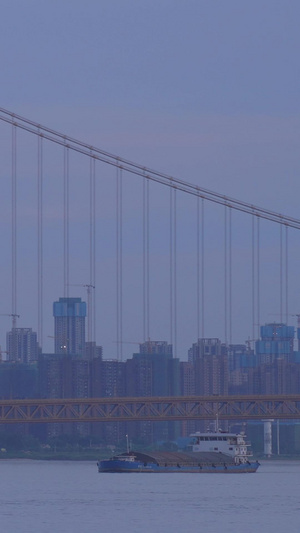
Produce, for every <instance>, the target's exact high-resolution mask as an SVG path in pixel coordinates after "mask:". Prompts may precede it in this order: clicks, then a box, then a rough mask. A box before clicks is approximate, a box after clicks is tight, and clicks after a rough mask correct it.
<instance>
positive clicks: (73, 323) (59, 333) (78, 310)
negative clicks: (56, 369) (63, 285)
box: [53, 298, 86, 356]
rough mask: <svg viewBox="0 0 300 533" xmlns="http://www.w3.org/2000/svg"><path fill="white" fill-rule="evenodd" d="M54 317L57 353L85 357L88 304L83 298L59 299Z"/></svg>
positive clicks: (54, 307)
mask: <svg viewBox="0 0 300 533" xmlns="http://www.w3.org/2000/svg"><path fill="white" fill-rule="evenodd" d="M53 316H54V351H55V353H56V354H72V355H82V356H84V354H85V317H86V303H85V302H82V301H81V298H59V301H58V302H54V304H53Z"/></svg>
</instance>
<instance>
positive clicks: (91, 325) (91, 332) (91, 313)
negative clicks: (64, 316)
mask: <svg viewBox="0 0 300 533" xmlns="http://www.w3.org/2000/svg"><path fill="white" fill-rule="evenodd" d="M95 242H96V241H95V159H94V158H93V156H92V153H91V157H90V282H89V286H88V287H87V289H88V295H89V301H88V307H89V309H88V341H89V342H92V341H94V340H95Z"/></svg>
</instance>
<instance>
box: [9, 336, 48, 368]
mask: <svg viewBox="0 0 300 533" xmlns="http://www.w3.org/2000/svg"><path fill="white" fill-rule="evenodd" d="M6 351H7V352H8V359H9V361H19V362H21V363H32V362H34V361H37V360H38V356H39V353H40V348H39V344H38V341H37V334H36V333H35V331H32V329H31V328H13V329H12V330H11V331H9V332H8V333H7V334H6Z"/></svg>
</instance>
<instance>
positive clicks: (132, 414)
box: [0, 395, 300, 424]
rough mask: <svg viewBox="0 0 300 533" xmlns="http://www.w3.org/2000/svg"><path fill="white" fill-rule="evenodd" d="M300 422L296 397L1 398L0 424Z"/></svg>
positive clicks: (299, 401)
mask: <svg viewBox="0 0 300 533" xmlns="http://www.w3.org/2000/svg"><path fill="white" fill-rule="evenodd" d="M217 417H218V418H219V419H221V420H251V419H252V420H255V419H258V420H262V419H268V418H274V419H275V418H276V419H298V418H300V395H282V396H278V395H276V396H275V395H273V396H254V395H252V396H239V397H237V396H209V397H208V396H206V397H204V396H188V397H168V398H167V397H152V398H92V399H91V398H85V399H53V400H49V399H39V400H31V399H30V400H0V423H2V424H14V423H45V422H47V423H50V422H55V423H57V422H77V423H78V422H129V421H145V420H148V421H149V420H150V421H155V422H157V421H171V420H174V421H175V420H185V421H186V420H212V419H216V418H217Z"/></svg>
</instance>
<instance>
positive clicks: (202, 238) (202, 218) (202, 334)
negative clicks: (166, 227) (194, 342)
mask: <svg viewBox="0 0 300 533" xmlns="http://www.w3.org/2000/svg"><path fill="white" fill-rule="evenodd" d="M201 214H202V217H201V221H202V223H201V300H202V301H201V308H202V309H201V316H202V322H201V325H202V328H201V336H202V338H204V198H202V213H201Z"/></svg>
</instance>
